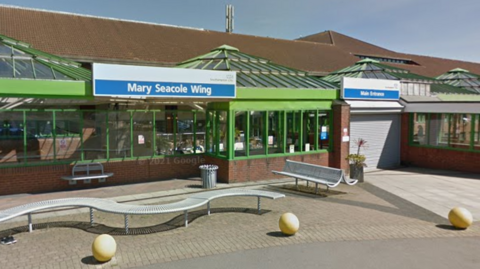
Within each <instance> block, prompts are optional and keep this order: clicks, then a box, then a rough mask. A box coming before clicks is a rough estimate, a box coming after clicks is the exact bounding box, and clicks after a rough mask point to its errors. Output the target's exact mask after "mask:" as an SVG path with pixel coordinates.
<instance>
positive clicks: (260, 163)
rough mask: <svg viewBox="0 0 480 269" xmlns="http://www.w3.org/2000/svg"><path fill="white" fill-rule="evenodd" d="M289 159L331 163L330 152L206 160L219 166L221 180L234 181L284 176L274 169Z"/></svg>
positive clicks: (325, 164)
mask: <svg viewBox="0 0 480 269" xmlns="http://www.w3.org/2000/svg"><path fill="white" fill-rule="evenodd" d="M287 159H289V160H293V161H299V162H306V163H311V164H318V165H323V166H328V165H329V153H313V154H305V155H295V156H288V157H284V156H282V157H269V158H262V159H250V160H231V161H228V160H221V159H217V158H214V157H210V156H206V157H205V162H206V163H209V164H216V165H218V166H219V169H218V173H217V180H218V181H219V182H224V183H234V182H247V181H259V180H266V179H275V178H282V177H284V176H278V175H275V174H273V173H272V170H277V171H282V170H283V166H284V165H285V160H287Z"/></svg>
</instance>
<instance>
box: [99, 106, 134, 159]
mask: <svg viewBox="0 0 480 269" xmlns="http://www.w3.org/2000/svg"><path fill="white" fill-rule="evenodd" d="M130 117H131V113H130V112H128V111H127V112H125V111H118V112H108V128H109V129H108V131H109V132H108V145H109V151H108V152H107V153H108V154H109V155H108V158H110V159H112V158H129V157H130V146H131V140H133V137H132V136H131V134H132V132H131V119H130ZM102 150H105V151H106V150H107V149H106V148H105V149H102Z"/></svg>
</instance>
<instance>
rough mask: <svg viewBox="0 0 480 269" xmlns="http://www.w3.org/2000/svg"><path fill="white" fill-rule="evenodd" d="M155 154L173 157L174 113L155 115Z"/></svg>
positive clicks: (158, 113)
mask: <svg viewBox="0 0 480 269" xmlns="http://www.w3.org/2000/svg"><path fill="white" fill-rule="evenodd" d="M155 129H156V131H155V145H156V149H155V153H156V154H157V155H173V153H174V144H173V142H174V134H173V113H172V112H170V111H167V112H156V113H155Z"/></svg>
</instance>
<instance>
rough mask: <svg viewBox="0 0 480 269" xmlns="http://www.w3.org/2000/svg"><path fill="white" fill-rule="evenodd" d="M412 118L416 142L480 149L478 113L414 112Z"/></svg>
mask: <svg viewBox="0 0 480 269" xmlns="http://www.w3.org/2000/svg"><path fill="white" fill-rule="evenodd" d="M411 120H412V123H411V124H412V125H411V126H412V130H411V135H412V143H414V144H418V145H429V146H434V147H447V148H458V149H464V150H480V119H479V116H478V115H475V114H465V113H455V114H453V113H452V114H440V113H431V114H429V113H414V114H412V117H411ZM472 139H473V141H472ZM472 145H473V147H472Z"/></svg>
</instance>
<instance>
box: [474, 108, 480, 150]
mask: <svg viewBox="0 0 480 269" xmlns="http://www.w3.org/2000/svg"><path fill="white" fill-rule="evenodd" d="M473 148H474V149H475V150H480V114H478V115H475V124H473Z"/></svg>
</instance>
